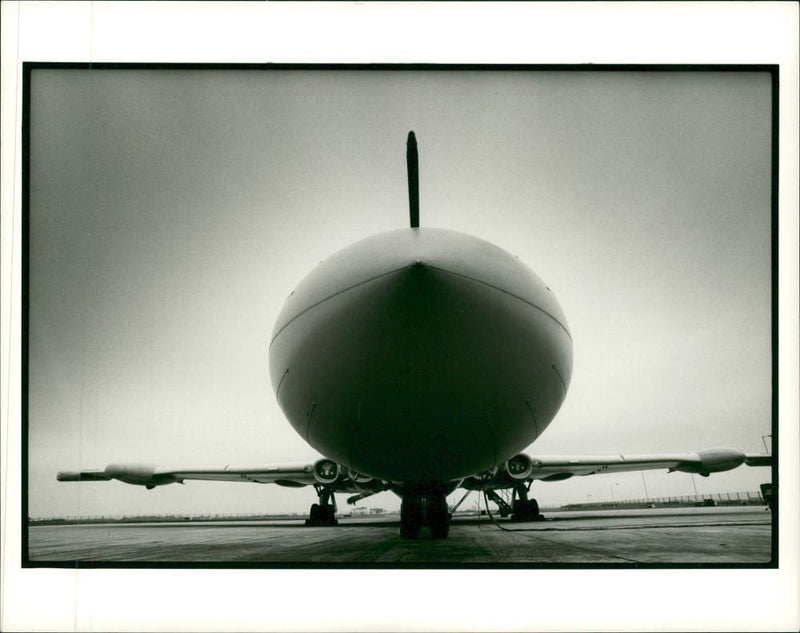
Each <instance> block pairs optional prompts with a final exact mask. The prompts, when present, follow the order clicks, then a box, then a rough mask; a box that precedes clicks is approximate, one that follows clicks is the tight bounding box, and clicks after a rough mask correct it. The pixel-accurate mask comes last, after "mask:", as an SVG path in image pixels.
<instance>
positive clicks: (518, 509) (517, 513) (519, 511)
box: [511, 499, 544, 521]
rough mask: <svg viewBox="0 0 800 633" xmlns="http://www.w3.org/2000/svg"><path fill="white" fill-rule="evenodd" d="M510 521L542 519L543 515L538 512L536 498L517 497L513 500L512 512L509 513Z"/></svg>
mask: <svg viewBox="0 0 800 633" xmlns="http://www.w3.org/2000/svg"><path fill="white" fill-rule="evenodd" d="M511 520H512V521H544V517H543V516H542V514H541V513H540V512H539V504H538V502H537V501H536V499H517V500H516V501H514V514H512V515H511Z"/></svg>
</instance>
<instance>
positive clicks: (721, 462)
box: [674, 448, 745, 476]
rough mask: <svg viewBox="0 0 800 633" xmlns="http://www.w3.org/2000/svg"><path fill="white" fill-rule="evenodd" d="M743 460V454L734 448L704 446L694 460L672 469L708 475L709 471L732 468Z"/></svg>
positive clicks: (721, 470) (739, 464) (716, 471)
mask: <svg viewBox="0 0 800 633" xmlns="http://www.w3.org/2000/svg"><path fill="white" fill-rule="evenodd" d="M744 462H745V454H744V453H742V452H741V451H738V450H736V449H735V448H704V449H703V450H700V451H697V459H696V460H692V461H686V462H684V463H682V464H680V465H679V466H677V467H676V468H675V469H674V470H679V471H681V472H684V473H695V474H698V475H703V476H708V475H709V474H710V473H720V472H723V471H725V470H733V469H734V468H737V467H739V466H741V465H742V464H743V463H744Z"/></svg>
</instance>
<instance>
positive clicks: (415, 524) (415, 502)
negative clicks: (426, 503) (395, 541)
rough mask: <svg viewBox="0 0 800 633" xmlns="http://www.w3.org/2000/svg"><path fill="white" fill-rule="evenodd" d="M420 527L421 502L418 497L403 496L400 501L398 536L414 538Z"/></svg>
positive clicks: (417, 534)
mask: <svg viewBox="0 0 800 633" xmlns="http://www.w3.org/2000/svg"><path fill="white" fill-rule="evenodd" d="M421 528H422V503H421V500H420V499H419V498H418V497H403V501H402V502H401V503H400V536H402V537H403V538H408V539H415V538H417V537H418V536H419V531H420V529H421Z"/></svg>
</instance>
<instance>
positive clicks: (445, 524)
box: [428, 495, 450, 538]
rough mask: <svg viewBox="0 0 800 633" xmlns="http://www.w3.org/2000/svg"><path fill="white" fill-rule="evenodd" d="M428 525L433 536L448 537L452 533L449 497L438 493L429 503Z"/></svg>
mask: <svg viewBox="0 0 800 633" xmlns="http://www.w3.org/2000/svg"><path fill="white" fill-rule="evenodd" d="M428 526H429V527H430V529H431V534H432V535H433V538H447V535H448V534H449V533H450V513H449V512H448V511H447V499H446V498H445V496H444V495H438V496H436V497H434V498H433V499H431V500H430V503H429V505H428Z"/></svg>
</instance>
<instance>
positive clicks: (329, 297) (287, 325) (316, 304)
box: [269, 264, 410, 347]
mask: <svg viewBox="0 0 800 633" xmlns="http://www.w3.org/2000/svg"><path fill="white" fill-rule="evenodd" d="M409 267H410V266H409V265H408V264H405V265H403V266H400V267H399V268H394V269H393V270H390V271H388V272H385V273H381V274H380V275H375V277H370V278H369V279H366V280H364V281H359V282H358V283H357V284H353V285H352V286H348V287H347V288H343V289H342V290H338V291H336V292H334V293H333V294H332V295H328V296H327V297H325V298H324V299H320V300H319V301H317V302H316V303H314V304H313V305H310V306H308V307H307V308H306V309H305V310H303V311H301V312H298V313H297V314H295V315H294V316H293V317H292V318H291V319H289V320H288V321H287V322H286V323H284V325H283V327H282V328H281V329H280V330H278V331H277V332H275V336H273V337H272V340H271V341H270V342H269V346H270V347H272V344H273V343H274V342H275V339H276V338H278V336H280V334H281V332H283V331H284V330H285V329H286V328H287V327H289V325H291V324H292V322H294V321H295V319H297V318H299V317H301V316H303V315H304V314H305V313H306V312H308V311H309V310H312V309H313V308H316V307H317V306H318V305H319V304H321V303H325V302H326V301H327V300H328V299H333V298H334V297H336V296H338V295H340V294H342V293H343V292H347V291H348V290H352V289H353V288H358V287H359V286H363V285H364V284H368V283H369V282H371V281H375V280H376V279H381V278H382V277H386V276H387V275H391V274H393V273H397V272H400V271H401V270H405V269H406V268H409Z"/></svg>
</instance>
